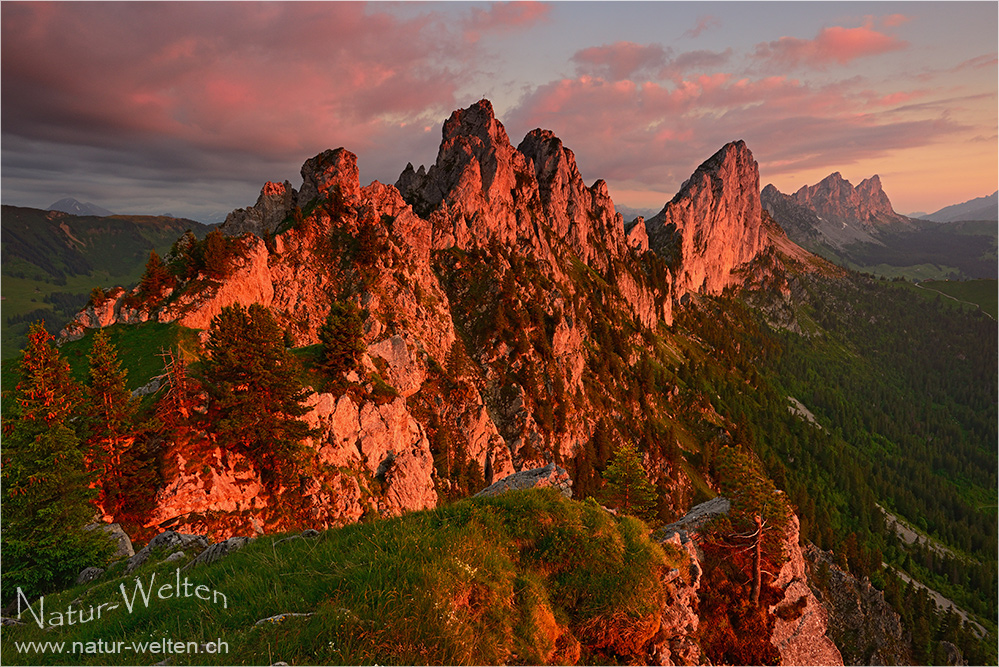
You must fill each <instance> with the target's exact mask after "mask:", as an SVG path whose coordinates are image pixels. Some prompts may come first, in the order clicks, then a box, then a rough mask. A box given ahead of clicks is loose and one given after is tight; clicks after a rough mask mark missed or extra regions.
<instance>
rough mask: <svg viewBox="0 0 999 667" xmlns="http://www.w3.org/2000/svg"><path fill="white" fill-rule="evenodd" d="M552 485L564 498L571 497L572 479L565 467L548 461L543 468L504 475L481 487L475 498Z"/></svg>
mask: <svg viewBox="0 0 999 667" xmlns="http://www.w3.org/2000/svg"><path fill="white" fill-rule="evenodd" d="M549 486H550V487H553V488H556V489H558V490H559V492H560V493H561V494H562V495H563V496H565V497H566V498H571V497H572V480H571V479H570V478H569V473H567V472H566V471H565V468H562V467H560V466H557V465H555V463H549V464H548V465H546V466H545V467H544V468H533V469H531V470H521V471H520V472H516V473H514V474H512V475H509V476H508V477H504V478H503V479H501V480H500V481H498V482H495V483H493V484H492V485H490V486H487V487H486V488H484V489H482V490H481V491H479V492H478V493H476V494H475V497H476V498H479V497H484V498H488V497H491V496H497V495H499V494H501V493H503V492H504V491H516V490H520V489H542V488H545V487H549Z"/></svg>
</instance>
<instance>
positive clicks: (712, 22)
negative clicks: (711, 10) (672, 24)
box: [683, 14, 722, 38]
mask: <svg viewBox="0 0 999 667" xmlns="http://www.w3.org/2000/svg"><path fill="white" fill-rule="evenodd" d="M721 24H722V22H721V19H720V18H718V17H717V16H712V15H710V14H708V15H706V16H699V17H697V25H695V26H694V27H693V28H691V29H690V30H687V31H686V32H684V33H683V36H684V37H690V38H694V37H698V36H700V34H701V33H702V32H704V31H705V30H710V29H711V28H718V27H720V26H721Z"/></svg>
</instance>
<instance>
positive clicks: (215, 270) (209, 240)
mask: <svg viewBox="0 0 999 667" xmlns="http://www.w3.org/2000/svg"><path fill="white" fill-rule="evenodd" d="M204 248H205V254H204V259H205V273H207V274H208V275H209V276H213V277H215V278H224V277H225V276H227V275H229V269H230V268H231V267H232V255H233V253H232V248H231V246H230V241H229V239H227V238H226V237H225V235H224V234H223V233H222V232H220V231H219V230H217V229H214V230H212V231H210V232H208V236H206V237H205V241H204Z"/></svg>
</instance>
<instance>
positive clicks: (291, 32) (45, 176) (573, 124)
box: [0, 0, 999, 221]
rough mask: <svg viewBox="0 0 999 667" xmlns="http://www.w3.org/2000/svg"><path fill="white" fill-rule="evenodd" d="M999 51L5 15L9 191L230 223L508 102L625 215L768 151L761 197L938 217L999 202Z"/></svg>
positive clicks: (750, 27) (310, 21) (401, 6)
mask: <svg viewBox="0 0 999 667" xmlns="http://www.w3.org/2000/svg"><path fill="white" fill-rule="evenodd" d="M997 43H999V4H997V3H996V2H965V3H962V2H764V3H757V2H733V3H721V2H719V3H715V2H690V3H686V2H554V3H508V4H507V3H466V2H443V3H422V2H375V3H367V4H365V3H346V2H330V3H326V2H304V3H291V2H277V3H263V2H247V3H243V2H205V3H201V2H178V3H171V2H156V3H153V2H110V3H99V2H98V3H93V2H62V3H58V2H57V3H41V2H13V1H9V0H4V2H2V3H0V71H2V80H0V131H2V136H0V198H2V201H3V203H4V204H13V205H19V206H32V207H37V208H47V207H48V206H49V205H50V204H52V203H53V202H55V201H56V200H58V199H61V198H63V197H67V196H68V197H73V198H76V199H78V200H80V201H87V202H93V203H95V204H98V205H100V206H103V207H104V208H107V209H110V210H112V211H114V212H116V213H133V214H156V215H158V214H167V213H169V214H172V215H176V216H183V217H189V218H193V219H196V220H203V221H207V220H219V219H221V218H223V217H224V215H225V213H227V212H228V211H230V210H232V209H234V208H237V207H243V206H250V205H252V204H253V203H254V202H255V201H256V198H257V195H258V194H259V192H260V188H261V186H262V185H263V183H264V182H265V181H284V180H289V181H291V183H292V185H293V186H295V187H298V186H299V185H300V184H301V176H300V169H301V165H302V163H303V162H304V161H305V160H306V159H308V158H309V157H312V156H314V155H316V154H318V153H320V152H322V151H323V150H325V149H327V148H336V147H339V146H343V147H345V148H347V149H348V150H350V151H352V152H353V153H355V154H356V155H357V156H358V166H359V168H360V172H361V182H362V185H365V184H367V183H369V182H371V181H372V180H376V179H377V180H379V181H381V182H383V183H394V182H395V181H396V179H397V178H398V176H399V174H400V173H401V172H402V170H403V169H404V168H405V166H406V164H407V162H412V163H413V164H414V165H415V166H419V165H420V164H425V165H427V166H428V167H429V166H430V164H432V163H433V161H434V160H435V158H436V154H437V148H438V146H439V144H440V140H441V125H442V124H443V122H444V120H446V119H447V117H448V116H449V115H450V113H451V111H453V110H454V109H458V108H464V107H467V106H469V105H471V104H474V103H475V102H476V101H478V100H479V99H482V98H487V99H489V100H491V101H492V103H493V107H494V109H495V111H496V115H497V117H498V118H499V119H500V121H502V122H503V124H504V126H505V127H506V129H507V133H508V134H509V136H510V139H511V142H512V143H513V144H514V145H516V144H518V143H519V142H520V140H521V139H522V138H523V137H524V135H526V134H527V133H528V132H529V131H531V130H532V129H534V128H537V127H542V128H546V129H550V130H552V131H553V132H554V133H555V134H556V135H558V136H559V137H560V138H561V139H562V141H563V142H564V144H565V145H566V146H567V147H568V148H570V149H572V150H573V152H574V153H575V155H576V159H577V162H578V165H579V169H580V172H581V173H582V175H583V178H584V179H585V180H586V181H587V183H592V182H593V181H595V180H597V179H600V178H602V179H604V180H605V181H607V183H608V186H609V188H610V191H611V196H612V197H613V199H614V201H615V202H616V203H617V204H619V205H625V206H629V207H632V208H648V209H656V210H658V209H660V208H661V207H662V206H663V205H664V204H665V203H666V202H667V201H669V199H670V198H672V196H673V195H674V194H675V193H676V191H677V190H678V189H679V188H680V186H681V184H682V183H683V181H684V180H686V178H687V177H689V176H690V174H691V173H692V172H693V171H694V169H696V168H697V166H698V165H699V164H700V163H701V162H703V161H704V160H706V159H707V158H708V157H710V156H711V155H712V154H713V153H714V152H715V151H717V150H718V149H719V148H721V147H722V146H723V145H724V144H725V143H727V142H729V141H734V140H737V139H743V140H745V141H746V144H747V145H748V146H749V148H750V150H751V151H752V152H753V155H754V156H755V157H756V160H757V161H758V163H759V165H760V185H761V187H762V186H764V185H766V184H767V183H773V184H774V185H775V186H776V187H777V188H778V189H780V190H781V191H782V192H785V193H792V192H794V191H796V190H797V189H798V188H800V187H801V186H803V185H811V184H814V183H817V182H818V181H820V180H821V179H822V178H824V177H825V176H827V175H829V174H830V173H832V172H836V171H838V172H840V173H841V174H842V175H843V177H844V178H846V179H847V180H849V181H850V182H852V183H853V184H854V185H857V184H859V183H860V181H862V180H863V179H865V178H868V177H870V176H872V175H874V174H879V175H880V177H881V181H882V184H883V187H884V189H885V191H886V192H887V194H888V196H889V197H890V198H891V200H892V203H893V205H894V207H895V210H896V211H898V212H900V213H911V212H915V211H922V212H933V211H936V210H938V209H940V208H942V207H944V206H948V205H951V204H956V203H959V202H963V201H966V200H969V199H972V198H975V197H980V196H985V195H988V194H991V193H992V192H994V191H995V190H996V188H997V180H999V169H997V165H999V140H997V130H999V107H997V87H999V86H997V80H999V79H997Z"/></svg>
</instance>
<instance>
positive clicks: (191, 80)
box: [2, 3, 545, 164]
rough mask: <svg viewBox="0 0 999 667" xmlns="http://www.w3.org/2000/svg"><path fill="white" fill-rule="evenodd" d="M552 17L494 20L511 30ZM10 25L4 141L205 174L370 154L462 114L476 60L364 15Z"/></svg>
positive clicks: (200, 12) (225, 15) (413, 29)
mask: <svg viewBox="0 0 999 667" xmlns="http://www.w3.org/2000/svg"><path fill="white" fill-rule="evenodd" d="M477 11H480V12H481V11H482V10H477ZM544 11H545V10H544V8H541V9H538V8H531V7H524V8H519V9H517V10H515V11H513V12H511V11H508V10H503V9H501V8H500V9H497V8H491V9H490V12H491V13H492V15H494V16H496V17H497V18H496V21H498V22H500V23H502V22H504V21H505V22H507V23H510V22H516V21H518V20H528V19H527V17H529V16H536V15H539V13H543V12H544ZM518 17H519V18H518ZM3 19H4V20H3V24H2V37H3V40H2V56H3V57H2V71H3V92H4V93H6V96H5V104H4V113H5V118H4V121H5V129H6V128H14V127H17V128H18V130H17V131H18V132H19V133H22V134H24V135H25V136H26V137H31V138H37V139H39V140H49V139H51V138H52V137H53V133H54V128H57V129H56V130H55V132H58V133H59V134H61V135H62V137H63V140H68V141H71V142H73V143H77V144H81V145H83V144H89V143H103V144H105V145H109V146H125V145H132V146H135V147H136V148H137V149H139V148H141V146H142V145H143V144H145V145H150V146H155V145H160V144H162V142H163V140H164V139H165V138H169V140H170V142H172V143H173V144H174V145H175V146H177V145H184V146H186V147H187V148H188V151H189V154H190V155H191V161H192V162H193V163H195V164H197V163H199V162H200V158H198V157H195V154H196V153H197V152H198V151H220V150H221V151H232V152H237V153H242V152H246V153H249V152H252V153H255V154H258V155H260V154H266V155H268V156H269V157H270V158H273V157H287V158H288V159H296V160H297V159H301V157H302V153H301V151H302V150H303V149H304V148H305V147H308V149H309V150H312V149H313V147H315V146H317V144H318V148H319V149H322V148H328V147H331V146H337V145H347V146H348V148H351V149H352V150H354V151H355V152H357V151H360V150H363V149H364V148H366V147H368V146H371V145H372V142H375V141H378V135H379V132H380V131H381V130H382V129H383V128H384V127H385V125H386V124H390V123H392V122H394V117H395V116H398V115H405V116H415V117H418V116H421V115H429V117H432V118H437V117H440V116H442V115H444V114H446V113H447V112H448V111H449V110H450V109H452V108H454V107H455V106H456V105H457V102H456V100H455V91H456V90H457V87H458V86H459V85H460V84H461V82H462V81H465V80H467V79H468V77H469V74H468V72H467V71H466V70H464V69H463V68H462V66H461V65H460V63H462V62H465V61H466V60H468V59H470V58H471V56H473V55H474V48H475V47H474V46H469V45H467V44H466V43H465V42H464V40H463V37H462V35H461V34H460V33H459V32H454V31H450V32H449V31H448V30H447V29H446V26H445V25H443V24H441V23H439V18H438V17H434V16H431V15H421V16H418V17H415V18H410V19H402V18H398V17H395V16H392V15H389V14H385V13H383V12H381V11H380V10H379V8H378V6H377V5H375V6H372V7H365V6H363V5H360V4H357V3H274V4H269V3H266V4H265V3H247V4H246V5H243V6H241V7H240V11H238V12H233V11H229V8H228V7H227V6H225V5H224V3H223V4H222V6H220V5H219V4H216V3H176V4H174V3H162V4H160V3H66V4H63V5H57V6H56V10H55V11H53V7H52V6H51V5H44V4H35V3H25V4H24V5H21V4H19V3H18V4H15V5H5V6H4V13H3ZM220 25H223V26H225V28H224V29H220V28H219V27H218V26H220ZM125 26H127V29H123V28H124V27H125ZM39 43H42V44H46V47H45V48H44V49H39V48H37V44H39Z"/></svg>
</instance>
